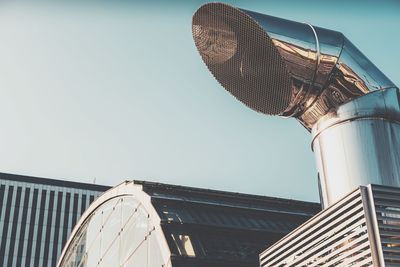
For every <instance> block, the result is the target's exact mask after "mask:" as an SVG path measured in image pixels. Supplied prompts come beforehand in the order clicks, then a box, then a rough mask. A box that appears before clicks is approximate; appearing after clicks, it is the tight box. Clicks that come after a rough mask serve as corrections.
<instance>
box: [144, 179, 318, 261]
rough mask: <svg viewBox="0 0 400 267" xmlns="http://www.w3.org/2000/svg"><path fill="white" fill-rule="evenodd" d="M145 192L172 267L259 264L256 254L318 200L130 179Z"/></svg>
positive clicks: (304, 216)
mask: <svg viewBox="0 0 400 267" xmlns="http://www.w3.org/2000/svg"><path fill="white" fill-rule="evenodd" d="M136 183H139V184H141V185H142V186H143V191H145V192H146V193H147V194H149V195H150V196H151V201H152V205H153V206H154V208H155V209H156V210H157V212H158V215H159V217H160V219H161V224H162V230H163V232H164V235H165V237H166V239H167V242H168V245H169V247H170V250H171V253H172V255H173V260H172V263H173V266H174V267H177V266H190V267H194V266H196V267H197V266H199V267H200V266H201V267H203V266H207V267H212V266H218V267H222V266H230V267H239V266H240V267H241V266H243V267H244V266H246V267H252V266H254V267H256V266H259V259H258V255H259V253H260V252H261V251H262V250H263V249H264V248H265V247H266V246H267V245H270V244H272V243H273V242H276V241H277V240H278V239H279V238H282V237H283V236H284V235H285V234H287V233H288V232H290V231H291V230H293V229H295V228H296V227H297V226H299V225H300V224H302V223H303V222H305V221H306V220H307V219H309V218H310V217H311V216H312V215H314V214H316V213H317V212H318V211H319V210H320V206H319V204H316V203H307V202H302V201H293V200H285V199H278V198H270V197H262V196H254V195H247V194H239V193H229V192H222V191H216V190H204V189H198V188H190V187H181V186H171V185H163V184H157V183H149V182H140V181H136Z"/></svg>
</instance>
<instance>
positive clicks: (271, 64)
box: [192, 3, 400, 206]
mask: <svg viewBox="0 0 400 267" xmlns="http://www.w3.org/2000/svg"><path fill="white" fill-rule="evenodd" d="M192 30H193V38H194V40H195V44H196V47H197V49H198V51H199V53H200V55H201V57H202V59H203V61H204V62H205V63H206V65H207V67H208V68H209V70H210V71H211V73H212V74H213V75H214V77H215V78H216V79H217V80H218V81H219V82H220V83H221V85H222V86H223V87H224V88H225V89H226V90H227V91H229V92H230V93H231V94H232V95H234V96H235V97H236V98H237V99H238V100H240V101H241V102H243V103H244V104H246V105H247V106H249V107H250V108H252V109H254V110H256V111H258V112H262V113H264V114H267V115H279V116H283V117H295V118H296V119H297V120H298V121H299V122H300V123H301V124H302V125H303V126H304V127H305V128H306V129H307V130H309V131H311V130H312V131H313V136H314V138H313V149H314V151H315V155H316V158H317V163H318V170H319V175H320V179H321V186H322V191H323V193H322V197H323V202H324V205H325V206H327V205H329V204H330V203H332V202H334V201H336V200H338V198H340V196H342V193H343V192H347V191H350V190H351V189H353V186H358V185H362V184H368V183H378V184H384V185H400V182H399V181H400V177H399V176H398V174H399V172H398V171H397V168H398V166H399V165H400V157H397V155H396V156H393V158H392V159H391V160H390V161H388V160H387V159H386V158H382V157H381V155H382V153H383V151H386V150H387V149H390V151H392V150H394V149H397V150H398V148H399V147H398V144H399V142H397V141H398V140H397V139H396V142H395V143H389V141H388V142H386V144H385V146H383V144H382V139H385V140H386V139H387V138H389V137H390V138H392V137H393V138H394V135H395V133H393V134H392V135H390V134H391V131H394V130H395V129H396V127H397V126H396V125H397V121H400V120H397V119H395V118H398V117H393V116H394V115H395V114H396V116H397V112H398V109H394V108H393V106H392V105H389V106H388V102H387V100H386V102H385V97H384V96H386V97H389V95H396V96H397V91H398V89H397V88H396V86H395V85H394V84H393V83H392V82H391V81H390V80H389V79H388V78H387V77H386V76H385V75H384V74H383V73H382V72H381V71H380V70H379V69H378V68H376V67H375V65H374V64H373V63H372V62H371V61H369V60H368V59H367V58H366V57H365V56H364V55H363V54H362V53H361V52H360V51H359V50H358V49H357V48H356V47H355V46H354V45H353V44H352V43H351V42H350V41H349V40H348V39H347V38H346V37H344V36H343V34H341V33H339V32H336V31H332V30H327V29H323V28H319V27H315V26H312V25H310V24H306V23H298V22H293V21H288V20H284V19H280V18H276V17H271V16H268V15H263V14H259V13H255V12H252V11H247V10H242V9H238V8H235V7H232V6H229V5H226V4H221V3H211V4H206V5H204V6H202V7H200V8H199V10H197V12H196V13H195V14H194V16H193V25H192ZM389 88H393V89H392V90H389ZM374 91H377V92H376V93H375V92H374ZM371 92H374V93H371ZM396 101H397V98H396ZM390 103H392V102H390ZM396 103H397V102H396ZM392 104H393V103H392ZM349 109H351V110H352V111H351V114H352V115H351V116H352V117H351V118H349V116H350V114H348V113H347V111H346V112H342V111H343V110H349ZM365 110H368V116H367V117H368V118H369V119H368V121H369V122H367V119H366V118H367V117H365V116H359V114H361V113H363V112H364V111H365ZM378 110H379V112H378ZM383 111H385V112H383ZM375 112H378V114H375ZM342 113H343V114H342ZM344 113H345V114H346V115H345V114H344ZM339 121H340V122H339ZM353 121H354V122H353ZM377 121H382V122H380V123H378V122H377ZM383 121H384V122H387V123H384V122H383ZM350 122H352V123H350ZM345 124H346V125H347V126H346V125H345ZM389 124H390V126H389ZM339 125H340V126H339ZM366 125H369V128H368V127H366ZM382 127H383V128H385V127H387V128H385V129H386V130H384V129H383V128H382ZM339 128H340V129H342V130H341V131H340V130H339ZM367 128H368V129H367ZM344 132H345V133H346V136H344V135H343V133H344ZM360 135H362V136H360ZM364 135H365V136H364ZM389 135H390V136H389ZM359 138H360V139H359ZM333 139H335V143H337V144H339V143H341V142H347V143H346V144H348V143H349V142H350V143H351V142H353V148H350V147H349V146H346V149H345V150H342V151H339V150H338V147H337V146H333V147H332V144H333V141H331V140H333ZM327 140H329V142H328V141H327ZM355 140H358V141H357V142H354V141H355ZM389 140H391V141H392V139H389ZM327 142H328V143H329V144H328V143H327ZM393 142H394V141H393ZM325 146H326V148H325ZM354 146H357V148H354ZM366 146H368V147H370V146H372V147H373V146H382V147H380V148H379V149H375V150H374V149H373V148H370V149H366V150H363V149H362V147H366ZM394 146H395V147H394ZM328 147H329V149H328ZM333 148H334V149H333ZM352 151H354V152H352ZM363 151H369V152H371V151H375V152H374V153H378V154H376V155H375V156H372V157H370V158H368V160H367V159H366V158H365V157H361V155H362V154H363ZM379 153H381V154H379ZM349 157H351V158H349ZM339 158H340V160H341V162H343V164H341V165H334V163H335V162H339ZM327 160H329V162H326V161H327ZM371 161H374V163H373V164H372V163H371ZM345 162H349V164H350V165H351V166H354V168H362V169H363V171H361V170H359V171H357V172H356V171H351V169H352V168H353V167H351V166H350V167H349V166H347V165H346V164H344V163H345ZM361 162H363V163H361ZM356 163H357V164H356ZM335 166H336V167H335ZM366 166H375V167H376V168H375V167H370V168H365V167H366ZM337 167H340V168H342V170H341V171H338V170H336V168H337ZM346 168H347V169H346ZM387 168H391V169H393V170H395V169H396V171H393V172H389V171H387ZM328 169H329V171H328ZM377 172H380V176H379V178H377V176H376V173H377ZM387 173H390V174H387ZM337 175H340V177H336V176H337ZM355 175H356V176H355ZM387 175H392V176H391V178H390V177H386V176H387ZM335 181H337V182H335ZM339 181H341V182H339ZM346 181H347V182H346Z"/></svg>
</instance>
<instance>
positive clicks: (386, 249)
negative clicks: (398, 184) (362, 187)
mask: <svg viewBox="0 0 400 267" xmlns="http://www.w3.org/2000/svg"><path fill="white" fill-rule="evenodd" d="M372 194H373V199H374V208H375V213H376V219H377V222H378V228H379V239H380V245H381V249H382V254H383V260H384V262H385V266H387V267H389V266H399V265H400V188H395V187H384V186H376V185H373V186H372Z"/></svg>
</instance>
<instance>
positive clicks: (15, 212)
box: [0, 173, 109, 267]
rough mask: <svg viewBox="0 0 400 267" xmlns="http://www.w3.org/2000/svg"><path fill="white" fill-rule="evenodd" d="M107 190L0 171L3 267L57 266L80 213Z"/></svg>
mask: <svg viewBox="0 0 400 267" xmlns="http://www.w3.org/2000/svg"><path fill="white" fill-rule="evenodd" d="M108 189H109V187H107V186H100V185H94V184H85V183H76V182H69V181H61V180H53V179H44V178H37V177H29V176H22V175H13V174H5V173H0V266H4V267H14V266H15V267H47V266H48V267H54V266H55V265H56V262H57V259H58V257H59V255H60V254H61V250H62V248H63V246H64V244H65V242H66V241H67V239H68V236H69V234H70V233H71V231H72V229H73V227H74V225H75V223H76V222H77V220H78V219H79V218H80V216H81V214H82V213H83V212H84V211H85V210H86V208H87V207H88V206H89V205H90V203H91V202H93V201H94V200H95V199H96V198H97V197H98V196H99V195H100V194H101V193H103V192H104V191H106V190H108Z"/></svg>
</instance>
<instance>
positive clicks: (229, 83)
mask: <svg viewBox="0 0 400 267" xmlns="http://www.w3.org/2000/svg"><path fill="white" fill-rule="evenodd" d="M192 32H193V38H194V41H195V44H196V47H197V49H198V51H199V53H200V55H201V57H202V59H203V61H204V62H205V63H206V65H207V67H208V68H209V70H210V71H211V73H212V74H213V75H214V77H215V78H216V79H217V80H218V81H219V82H220V83H221V85H222V86H223V87H224V88H225V89H226V90H228V91H229V92H230V93H231V94H232V95H234V96H235V97H236V98H237V99H239V100H240V101H242V102H243V103H244V104H246V105H247V106H249V107H250V108H252V109H254V110H256V111H259V112H262V113H265V114H269V115H278V114H281V113H282V112H283V111H285V109H286V108H287V107H288V106H289V104H290V100H291V88H292V87H291V79H290V75H289V72H288V71H287V68H286V65H285V62H284V60H283V58H282V57H281V55H280V54H279V52H278V50H277V49H276V48H275V46H274V44H273V42H272V40H271V38H270V37H269V36H268V35H267V33H266V32H265V31H264V30H263V29H262V28H261V27H260V26H259V25H258V24H257V22H255V21H254V20H253V19H252V18H251V17H250V16H249V15H247V14H246V13H244V12H243V11H241V10H239V9H237V8H234V7H231V6H229V5H226V4H221V3H211V4H206V5H204V6H202V7H201V8H200V9H199V10H197V12H196V13H195V14H194V16H193V24H192Z"/></svg>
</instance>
